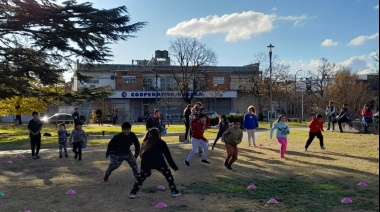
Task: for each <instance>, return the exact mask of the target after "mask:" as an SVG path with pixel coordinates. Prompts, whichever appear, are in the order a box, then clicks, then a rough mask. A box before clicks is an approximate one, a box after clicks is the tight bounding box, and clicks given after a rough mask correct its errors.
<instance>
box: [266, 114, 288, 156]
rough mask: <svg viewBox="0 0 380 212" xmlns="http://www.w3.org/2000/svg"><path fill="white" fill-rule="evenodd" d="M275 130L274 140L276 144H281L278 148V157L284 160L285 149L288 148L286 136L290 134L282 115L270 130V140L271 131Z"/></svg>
mask: <svg viewBox="0 0 380 212" xmlns="http://www.w3.org/2000/svg"><path fill="white" fill-rule="evenodd" d="M274 130H277V132H276V138H277V141H278V143H280V144H281V148H280V156H281V158H285V153H286V149H287V147H288V138H287V137H288V134H289V133H290V129H289V126H288V123H286V117H285V115H284V114H281V115H280V116H279V117H278V119H277V123H275V124H274V125H273V127H272V128H271V129H270V139H272V135H273V131H274Z"/></svg>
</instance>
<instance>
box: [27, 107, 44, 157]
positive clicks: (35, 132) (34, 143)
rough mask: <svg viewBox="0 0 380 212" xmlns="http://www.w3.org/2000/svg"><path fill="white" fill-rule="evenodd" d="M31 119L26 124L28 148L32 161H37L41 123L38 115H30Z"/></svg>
mask: <svg viewBox="0 0 380 212" xmlns="http://www.w3.org/2000/svg"><path fill="white" fill-rule="evenodd" d="M32 116H33V119H32V120H30V121H29V123H28V130H29V137H30V146H31V150H32V159H39V158H40V156H38V153H39V152H40V148H41V129H42V122H41V121H40V120H39V119H38V113H37V112H35V111H34V112H33V113H32Z"/></svg>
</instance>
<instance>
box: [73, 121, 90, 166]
mask: <svg viewBox="0 0 380 212" xmlns="http://www.w3.org/2000/svg"><path fill="white" fill-rule="evenodd" d="M86 143H87V135H86V132H84V130H83V129H82V122H80V121H78V122H77V123H75V128H74V129H73V131H72V132H71V135H70V145H72V146H73V152H74V153H75V156H74V158H75V159H78V160H82V145H85V144H86ZM78 156H79V157H78Z"/></svg>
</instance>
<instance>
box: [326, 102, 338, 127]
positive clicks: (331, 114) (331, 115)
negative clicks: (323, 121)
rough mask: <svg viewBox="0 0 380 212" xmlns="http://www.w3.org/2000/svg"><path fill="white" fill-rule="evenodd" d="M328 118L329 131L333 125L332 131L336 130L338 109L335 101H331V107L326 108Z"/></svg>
mask: <svg viewBox="0 0 380 212" xmlns="http://www.w3.org/2000/svg"><path fill="white" fill-rule="evenodd" d="M326 118H327V130H330V124H332V130H335V120H336V108H335V106H334V102H333V101H330V102H329V106H327V108H326Z"/></svg>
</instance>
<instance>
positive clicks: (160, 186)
mask: <svg viewBox="0 0 380 212" xmlns="http://www.w3.org/2000/svg"><path fill="white" fill-rule="evenodd" d="M156 189H158V190H165V189H166V188H165V186H163V185H158V186H157V187H156Z"/></svg>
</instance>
